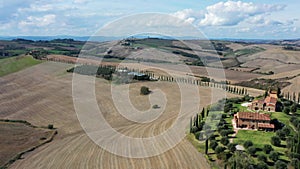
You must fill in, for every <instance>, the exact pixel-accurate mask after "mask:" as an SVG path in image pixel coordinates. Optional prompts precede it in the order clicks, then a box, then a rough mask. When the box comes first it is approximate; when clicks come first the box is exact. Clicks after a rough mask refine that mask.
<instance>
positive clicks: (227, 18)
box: [199, 1, 285, 26]
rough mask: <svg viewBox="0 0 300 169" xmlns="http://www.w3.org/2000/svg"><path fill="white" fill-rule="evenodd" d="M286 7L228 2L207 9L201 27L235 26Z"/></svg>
mask: <svg viewBox="0 0 300 169" xmlns="http://www.w3.org/2000/svg"><path fill="white" fill-rule="evenodd" d="M284 8H285V5H269V4H254V3H252V2H249V3H247V2H242V1H227V2H219V3H217V4H214V5H211V6H208V7H206V12H205V17H204V18H203V19H202V20H201V21H200V23H199V25H200V26H233V25H237V24H239V23H240V22H242V21H244V20H246V19H247V18H249V17H255V16H258V18H256V19H258V20H259V19H261V18H259V16H260V15H262V14H268V13H271V12H275V11H280V10H283V9H284Z"/></svg>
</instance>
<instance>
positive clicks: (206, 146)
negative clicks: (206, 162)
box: [205, 138, 208, 154]
mask: <svg viewBox="0 0 300 169" xmlns="http://www.w3.org/2000/svg"><path fill="white" fill-rule="evenodd" d="M205 154H208V138H206V140H205Z"/></svg>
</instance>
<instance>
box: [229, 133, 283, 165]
mask: <svg viewBox="0 0 300 169" xmlns="http://www.w3.org/2000/svg"><path fill="white" fill-rule="evenodd" d="M275 135H276V133H275V132H265V131H253V130H239V131H238V134H237V135H236V138H235V139H234V143H237V144H240V145H243V143H244V142H245V141H247V140H250V141H252V142H253V144H254V146H255V147H256V148H259V149H262V148H263V147H264V145H265V144H269V145H271V137H273V136H275ZM281 145H282V147H276V146H272V147H273V149H274V150H275V151H277V152H279V153H280V154H281V156H280V158H281V159H283V160H288V157H286V156H284V154H285V150H286V148H285V147H284V146H286V142H285V141H281ZM257 154H260V152H257Z"/></svg>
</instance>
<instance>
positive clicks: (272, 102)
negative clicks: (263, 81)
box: [249, 91, 277, 112]
mask: <svg viewBox="0 0 300 169" xmlns="http://www.w3.org/2000/svg"><path fill="white" fill-rule="evenodd" d="M276 107H277V93H276V92H272V91H271V92H270V93H269V96H267V97H266V98H265V99H258V100H254V101H253V102H252V104H251V105H250V106H249V108H250V109H251V110H262V111H268V112H275V111H276Z"/></svg>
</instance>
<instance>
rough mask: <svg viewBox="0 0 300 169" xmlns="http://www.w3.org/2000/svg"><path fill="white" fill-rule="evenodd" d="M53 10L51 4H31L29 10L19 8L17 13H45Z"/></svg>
mask: <svg viewBox="0 0 300 169" xmlns="http://www.w3.org/2000/svg"><path fill="white" fill-rule="evenodd" d="M50 10H53V5H51V4H45V5H41V4H31V5H30V7H29V8H19V9H18V12H46V11H50Z"/></svg>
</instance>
